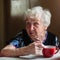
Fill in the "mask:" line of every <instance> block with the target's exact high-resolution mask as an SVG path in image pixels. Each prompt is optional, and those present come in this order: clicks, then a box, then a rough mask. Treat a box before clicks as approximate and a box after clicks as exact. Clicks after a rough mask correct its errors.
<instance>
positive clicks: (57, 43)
mask: <svg viewBox="0 0 60 60" xmlns="http://www.w3.org/2000/svg"><path fill="white" fill-rule="evenodd" d="M55 45H56V46H57V47H59V39H58V37H57V36H56V37H55Z"/></svg>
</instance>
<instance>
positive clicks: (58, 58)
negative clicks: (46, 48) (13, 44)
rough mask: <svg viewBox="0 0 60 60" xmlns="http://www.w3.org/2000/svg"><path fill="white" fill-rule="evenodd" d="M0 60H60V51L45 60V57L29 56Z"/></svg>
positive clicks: (0, 58) (2, 58) (2, 59)
mask: <svg viewBox="0 0 60 60" xmlns="http://www.w3.org/2000/svg"><path fill="white" fill-rule="evenodd" d="M0 60H60V51H59V52H58V53H57V54H55V55H54V56H53V57H50V58H45V57H43V55H41V56H34V55H27V56H20V57H0Z"/></svg>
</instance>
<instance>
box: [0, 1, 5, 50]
mask: <svg viewBox="0 0 60 60" xmlns="http://www.w3.org/2000/svg"><path fill="white" fill-rule="evenodd" d="M3 5H4V1H3V0H0V49H1V48H2V47H3V45H4V33H5V32H4V6H3Z"/></svg>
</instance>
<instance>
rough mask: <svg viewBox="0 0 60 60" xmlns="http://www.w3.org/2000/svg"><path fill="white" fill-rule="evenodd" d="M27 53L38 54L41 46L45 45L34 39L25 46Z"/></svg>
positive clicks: (40, 51)
mask: <svg viewBox="0 0 60 60" xmlns="http://www.w3.org/2000/svg"><path fill="white" fill-rule="evenodd" d="M27 47H28V51H29V54H35V55H40V53H42V48H43V47H45V46H44V45H43V44H42V43H41V42H39V41H36V42H33V43H31V44H30V45H28V46H27Z"/></svg>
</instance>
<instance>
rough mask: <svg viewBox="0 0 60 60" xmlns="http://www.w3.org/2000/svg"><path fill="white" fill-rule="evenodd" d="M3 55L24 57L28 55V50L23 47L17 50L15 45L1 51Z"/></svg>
mask: <svg viewBox="0 0 60 60" xmlns="http://www.w3.org/2000/svg"><path fill="white" fill-rule="evenodd" d="M1 54H2V55H3V56H12V57H13V56H22V55H27V54H29V53H28V49H27V46H26V47H21V48H16V47H14V46H13V45H7V46H6V47H4V48H3V49H2V50H1Z"/></svg>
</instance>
